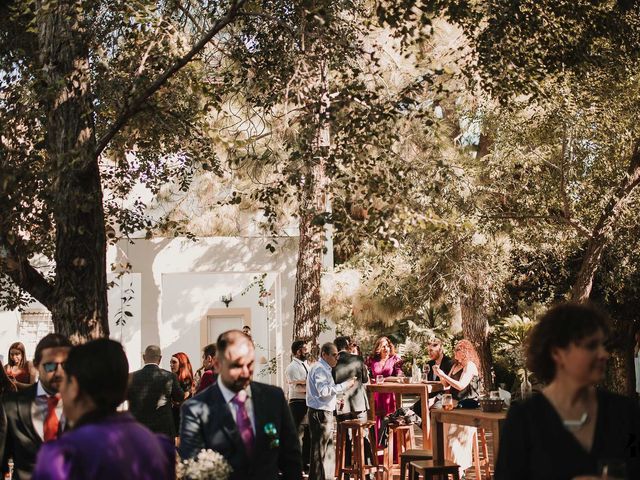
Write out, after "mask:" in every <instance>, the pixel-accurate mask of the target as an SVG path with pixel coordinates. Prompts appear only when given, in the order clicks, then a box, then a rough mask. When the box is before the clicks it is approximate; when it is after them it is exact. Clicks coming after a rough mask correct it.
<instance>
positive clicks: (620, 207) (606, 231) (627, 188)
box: [571, 141, 640, 302]
mask: <svg viewBox="0 0 640 480" xmlns="http://www.w3.org/2000/svg"><path fill="white" fill-rule="evenodd" d="M639 183H640V141H637V142H636V145H635V147H634V150H633V154H632V155H631V159H630V161H629V167H628V169H627V173H626V175H625V177H624V178H623V179H622V182H621V183H620V185H618V187H617V188H616V190H615V191H614V192H613V195H612V196H611V199H610V200H609V202H608V203H607V205H606V207H605V208H604V210H603V211H602V214H601V215H600V218H599V219H598V222H597V223H596V226H595V228H594V229H593V232H592V234H591V237H590V238H589V242H588V243H587V249H586V251H585V253H584V256H583V257H582V265H581V266H580V270H579V272H578V276H577V278H576V281H575V283H574V284H573V288H572V289H571V299H572V300H573V301H576V302H586V301H587V300H588V299H589V295H591V288H592V286H593V278H594V276H595V274H596V271H597V270H598V267H599V266H600V260H601V258H602V252H603V251H604V249H605V247H606V246H607V244H608V243H609V241H610V240H611V238H612V237H613V232H614V228H615V225H616V223H617V221H618V219H619V218H620V216H621V215H622V213H623V212H624V209H625V207H626V206H627V204H628V203H629V200H630V198H631V193H632V192H633V190H634V189H635V188H636V187H637V186H638V184H639Z"/></svg>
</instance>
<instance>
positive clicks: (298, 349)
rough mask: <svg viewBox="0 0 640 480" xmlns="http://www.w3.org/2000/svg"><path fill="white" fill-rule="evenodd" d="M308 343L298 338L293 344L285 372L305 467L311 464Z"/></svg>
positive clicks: (290, 406) (292, 413)
mask: <svg viewBox="0 0 640 480" xmlns="http://www.w3.org/2000/svg"><path fill="white" fill-rule="evenodd" d="M308 352H309V351H308V349H307V344H306V342H305V341H304V340H296V341H295V342H293V343H292V344H291V354H292V358H291V363H290V364H289V366H288V367H287V369H286V370H285V372H284V375H285V377H286V379H287V383H288V384H289V409H290V410H291V415H292V416H293V423H294V424H295V426H296V430H297V431H298V438H299V439H300V443H301V445H302V465H303V466H304V467H305V469H306V468H307V467H308V465H309V420H308V419H307V402H306V393H307V375H308V374H309V365H307V361H306V360H307V356H308V354H309V353H308Z"/></svg>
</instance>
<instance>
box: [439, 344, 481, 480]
mask: <svg viewBox="0 0 640 480" xmlns="http://www.w3.org/2000/svg"><path fill="white" fill-rule="evenodd" d="M453 358H454V364H453V367H451V370H449V372H448V373H444V372H443V371H442V370H441V369H440V368H439V367H438V366H437V365H434V366H433V369H434V373H435V374H436V375H438V376H439V377H440V381H441V382H442V385H443V386H444V388H445V391H447V392H448V393H450V394H451V396H452V397H453V398H454V400H456V401H457V402H458V403H459V402H462V401H464V400H478V399H479V398H480V374H479V370H478V365H480V360H479V357H478V353H477V352H476V349H475V348H474V347H473V344H472V343H471V342H470V341H469V340H460V341H459V342H458V343H456V345H455V347H454V348H453ZM471 403H473V402H471ZM445 432H446V437H447V441H446V444H445V458H446V459H447V460H451V461H453V462H455V463H457V464H458V465H459V466H460V476H462V474H463V473H464V471H465V470H466V469H467V468H469V467H470V466H471V465H472V464H473V442H474V441H475V434H476V428H475V427H464V426H460V425H445Z"/></svg>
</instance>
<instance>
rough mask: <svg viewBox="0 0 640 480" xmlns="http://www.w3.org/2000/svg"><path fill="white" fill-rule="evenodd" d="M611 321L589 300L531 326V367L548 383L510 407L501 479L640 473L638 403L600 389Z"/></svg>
mask: <svg viewBox="0 0 640 480" xmlns="http://www.w3.org/2000/svg"><path fill="white" fill-rule="evenodd" d="M607 323H608V319H607V317H606V315H604V314H603V313H602V312H600V311H599V310H597V309H595V308H594V307H592V306H590V305H584V304H575V303H566V304H561V305H558V306H556V307H553V308H552V309H550V310H549V311H547V313H545V315H544V316H543V317H542V318H541V319H540V321H539V322H538V323H537V324H536V325H535V326H534V327H533V328H532V329H531V332H530V333H529V337H528V340H527V344H526V360H527V367H528V369H529V370H530V371H531V372H532V373H533V374H534V375H535V376H536V378H537V379H538V380H540V381H541V382H542V383H543V384H544V385H545V386H544V388H543V389H542V393H541V394H537V395H534V396H532V397H531V398H528V399H526V400H524V401H522V402H518V403H514V404H512V405H511V408H510V409H509V413H508V415H507V419H506V421H505V423H504V426H503V427H502V430H501V434H500V450H499V453H498V458H497V462H496V474H495V478H496V480H516V479H517V480H538V479H539V480H547V479H577V478H580V479H587V478H588V479H600V478H613V477H615V478H628V479H632V478H633V479H637V478H640V411H639V409H638V405H637V403H636V401H635V400H634V399H631V398H627V397H623V396H620V395H616V394H613V393H609V392H607V391H606V390H602V389H600V388H598V385H601V384H602V382H603V380H604V378H605V372H606V366H607V360H608V359H609V352H608V351H607V347H606V343H607V336H608V330H609V329H608V325H607ZM605 469H607V470H606V471H605ZM613 469H615V470H617V473H614V471H612V470H613Z"/></svg>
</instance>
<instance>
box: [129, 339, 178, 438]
mask: <svg viewBox="0 0 640 480" xmlns="http://www.w3.org/2000/svg"><path fill="white" fill-rule="evenodd" d="M142 358H143V359H144V367H142V368H141V369H140V370H138V371H136V372H133V373H132V374H131V376H130V379H129V390H128V392H127V400H128V401H129V411H130V412H131V414H132V415H133V416H134V417H135V419H136V420H138V421H139V422H140V423H142V424H143V425H145V426H146V427H147V428H149V430H151V431H152V432H156V433H163V434H165V435H166V436H168V437H169V438H170V439H172V440H173V439H174V438H175V436H176V435H177V432H176V427H175V424H174V422H173V413H172V412H171V401H172V400H173V401H174V402H181V401H182V400H184V391H183V390H182V388H181V387H180V383H178V378H177V377H176V376H175V375H174V374H173V373H171V372H170V371H168V370H164V369H162V368H160V360H162V354H161V353H160V347H158V346H157V345H149V346H148V347H147V348H146V349H145V350H144V354H143V355H142Z"/></svg>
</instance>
